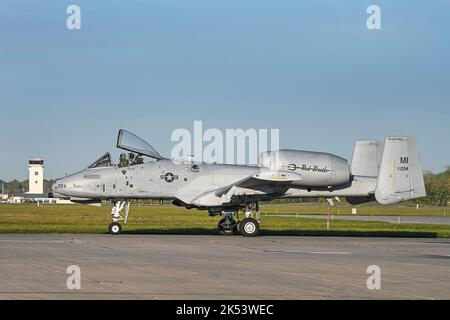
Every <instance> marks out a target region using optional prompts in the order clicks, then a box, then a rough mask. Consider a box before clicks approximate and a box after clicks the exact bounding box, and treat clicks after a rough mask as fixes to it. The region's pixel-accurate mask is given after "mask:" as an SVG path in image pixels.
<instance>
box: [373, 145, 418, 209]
mask: <svg viewBox="0 0 450 320" xmlns="http://www.w3.org/2000/svg"><path fill="white" fill-rule="evenodd" d="M425 196H426V191H425V183H424V180H423V172H422V166H421V164H420V155H419V150H418V147H417V143H416V139H415V138H411V137H396V138H387V139H386V141H385V143H384V151H383V156H382V160H381V166H380V172H379V175H378V183H377V188H376V191H375V198H376V200H377V201H378V202H379V203H381V204H393V203H398V202H402V201H407V200H410V199H416V198H421V197H425Z"/></svg>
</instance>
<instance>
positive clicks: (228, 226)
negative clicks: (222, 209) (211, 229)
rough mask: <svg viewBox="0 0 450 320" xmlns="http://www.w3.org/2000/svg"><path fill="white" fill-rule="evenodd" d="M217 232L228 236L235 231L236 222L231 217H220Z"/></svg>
mask: <svg viewBox="0 0 450 320" xmlns="http://www.w3.org/2000/svg"><path fill="white" fill-rule="evenodd" d="M218 230H219V234H220V235H223V236H230V235H233V234H236V233H237V223H236V221H234V220H233V219H226V218H225V219H222V220H220V222H219V226H218Z"/></svg>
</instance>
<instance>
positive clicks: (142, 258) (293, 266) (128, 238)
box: [0, 235, 450, 299]
mask: <svg viewBox="0 0 450 320" xmlns="http://www.w3.org/2000/svg"><path fill="white" fill-rule="evenodd" d="M71 265H77V266H79V267H80V269H81V290H74V291H71V290H68V289H67V287H66V281H67V277H68V276H69V275H68V274H66V270H67V267H68V266H71ZM371 265H377V266H379V267H380V269H381V290H369V289H368V288H367V278H368V277H369V275H368V274H367V268H368V267H369V266H371ZM0 299H450V239H416V238H414V239H410V238H409V239H408V238H362V237H361V238H359V237H358V238H354V237H353V238H350V237H290V236H263V237H258V238H243V237H241V236H231V237H223V236H203V235H202V236H200V235H121V236H116V237H114V236H109V235H0Z"/></svg>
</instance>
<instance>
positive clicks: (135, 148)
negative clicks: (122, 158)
mask: <svg viewBox="0 0 450 320" xmlns="http://www.w3.org/2000/svg"><path fill="white" fill-rule="evenodd" d="M117 148H119V149H123V150H127V151H131V152H134V153H137V154H139V155H143V156H147V157H150V158H154V159H158V160H162V159H163V157H161V155H160V154H159V153H158V152H157V151H156V150H155V149H154V148H153V147H152V146H151V145H150V144H148V143H147V142H146V141H144V140H143V139H141V138H139V137H138V136H136V135H134V134H132V133H131V132H129V131H126V130H120V131H119V136H118V137H117Z"/></svg>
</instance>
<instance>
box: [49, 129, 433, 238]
mask: <svg viewBox="0 0 450 320" xmlns="http://www.w3.org/2000/svg"><path fill="white" fill-rule="evenodd" d="M117 147H118V148H120V149H123V150H126V151H127V152H130V153H129V154H128V156H126V155H125V154H122V155H121V160H120V163H119V164H118V165H115V164H113V162H112V160H111V155H110V154H109V153H106V154H105V155H104V156H102V157H101V158H100V159H99V160H97V161H96V162H94V163H93V164H92V165H90V166H89V167H88V168H87V169H85V170H82V171H80V172H78V173H75V174H73V175H70V176H67V177H65V178H62V179H59V180H57V181H56V183H55V184H54V186H53V192H54V194H55V195H56V194H60V195H63V196H66V197H70V198H71V199H72V200H73V201H75V202H79V203H101V201H104V200H109V201H112V203H113V204H114V206H113V208H112V221H113V222H112V223H111V225H110V226H109V232H110V233H111V234H113V235H117V234H120V233H121V232H122V227H121V224H120V222H124V223H126V222H127V219H128V213H129V210H130V201H131V200H133V199H159V200H163V199H165V200H172V201H173V204H175V205H177V206H182V207H185V208H188V209H193V208H195V209H199V210H207V211H208V212H209V214H210V215H211V216H214V215H221V216H222V217H223V219H222V220H221V221H220V222H219V226H218V230H219V233H220V234H234V233H236V232H240V233H241V234H242V235H243V236H246V237H253V236H257V235H258V232H259V227H260V222H259V221H260V215H259V205H258V204H259V202H260V201H263V200H264V201H267V200H273V199H280V198H304V197H307V198H311V197H322V198H326V199H327V200H328V201H329V203H330V204H332V201H333V200H332V199H333V198H336V199H339V198H338V197H346V199H347V201H348V202H350V203H351V204H361V203H365V202H370V201H377V202H378V203H380V204H393V203H398V202H402V201H406V200H410V199H416V198H420V197H424V196H426V192H425V186H424V180H423V173H422V168H421V164H420V157H419V151H418V148H417V144H416V140H415V139H414V138H411V137H391V138H387V139H386V140H385V141H381V142H380V141H377V140H361V141H357V142H356V145H355V149H354V153H353V159H352V163H351V165H349V164H348V162H347V160H345V159H343V158H341V157H338V156H336V155H332V154H329V153H319V152H308V151H299V150H276V151H268V152H265V153H262V154H261V156H260V159H259V163H258V165H257V166H242V165H226V164H208V163H195V162H193V161H181V162H178V161H173V160H170V159H166V158H164V157H162V156H161V155H160V154H159V153H158V152H157V151H156V150H155V149H154V148H153V147H152V146H150V145H149V144H148V143H147V142H145V141H144V140H142V139H140V138H139V137H137V136H135V135H134V134H132V133H130V132H128V131H125V130H120V131H119V136H118V140H117ZM144 156H145V157H149V158H151V159H152V160H151V161H149V162H146V163H144V161H143V157H144ZM242 211H243V215H244V219H243V220H242V221H239V212H242Z"/></svg>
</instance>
